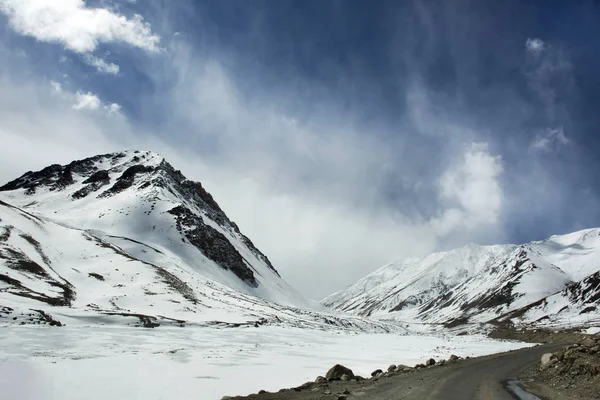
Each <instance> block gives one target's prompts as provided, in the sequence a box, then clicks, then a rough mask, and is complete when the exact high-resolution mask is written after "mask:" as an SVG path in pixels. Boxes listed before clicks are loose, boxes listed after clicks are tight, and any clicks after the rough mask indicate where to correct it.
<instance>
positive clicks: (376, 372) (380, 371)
mask: <svg viewBox="0 0 600 400" xmlns="http://www.w3.org/2000/svg"><path fill="white" fill-rule="evenodd" d="M381 374H383V371H382V370H380V369H376V370H375V371H373V372H371V377H373V378H377V377H378V375H381Z"/></svg>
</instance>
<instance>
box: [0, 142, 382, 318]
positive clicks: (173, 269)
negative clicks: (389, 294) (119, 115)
mask: <svg viewBox="0 0 600 400" xmlns="http://www.w3.org/2000/svg"><path fill="white" fill-rule="evenodd" d="M0 306H3V307H6V310H13V311H14V310H17V309H18V310H26V313H25V314H24V315H27V313H31V312H32V311H31V310H40V311H42V312H48V313H51V314H52V315H54V316H55V317H56V316H58V318H59V319H60V320H62V321H63V322H64V321H66V320H72V321H75V320H77V321H81V320H85V321H90V322H93V321H96V322H97V321H104V322H105V321H106V319H107V318H108V319H110V318H113V319H114V317H115V316H120V317H127V318H130V319H132V320H133V321H137V320H138V319H139V321H146V322H147V323H150V322H149V321H158V320H162V321H163V322H165V321H170V322H171V323H179V321H181V320H185V321H187V322H194V323H208V322H211V321H212V322H215V321H228V322H229V323H244V322H247V321H255V322H256V321H263V320H265V319H273V320H276V321H281V320H283V319H287V320H289V321H296V322H294V323H299V324H303V323H306V324H317V325H318V324H334V325H335V324H338V322H339V321H338V320H337V319H336V317H335V316H332V315H331V313H329V314H319V313H318V312H315V310H318V309H322V307H321V306H320V305H318V304H317V303H315V302H312V301H310V300H306V299H304V298H303V297H302V296H301V295H300V294H298V293H297V292H296V291H295V290H294V289H293V288H292V287H290V286H289V285H288V284H287V283H286V282H285V281H283V280H282V279H281V277H280V276H279V274H278V272H277V270H276V269H275V268H274V266H273V265H272V264H271V262H270V261H269V259H268V258H267V257H266V256H265V255H264V254H263V253H262V252H261V251H260V250H258V249H257V248H256V246H255V245H254V244H253V243H252V241H251V240H250V239H249V238H248V237H246V236H245V235H243V234H242V233H241V232H240V229H239V228H238V226H237V225H236V224H235V223H234V222H232V221H231V220H230V219H229V218H228V217H227V215H226V214H225V213H224V212H223V210H222V209H221V208H220V207H219V205H218V204H217V202H216V201H215V200H214V199H213V197H212V196H211V195H210V194H209V193H208V192H207V191H206V190H205V189H204V188H203V187H202V185H201V184H200V183H198V182H193V181H190V180H188V179H186V178H185V177H184V176H183V175H182V174H181V172H180V171H178V170H175V169H174V168H173V167H172V166H171V165H170V164H169V163H168V162H167V161H166V160H165V159H164V158H162V157H161V156H159V155H158V154H155V153H151V152H148V151H126V152H121V153H113V154H104V155H98V156H94V157H90V158H86V159H84V160H78V161H73V162H71V163H69V164H67V165H51V166H49V167H46V168H44V169H42V170H41V171H37V172H27V173H25V174H24V175H23V176H21V177H19V178H17V179H15V180H13V181H12V182H9V183H8V184H6V185H4V186H2V187H0ZM3 309H4V308H3ZM21 312H22V311H21ZM6 314H10V316H11V318H9V319H10V320H12V318H15V317H12V315H15V316H16V318H15V319H14V321H16V322H19V321H20V322H28V321H29V319H28V318H26V317H23V316H22V315H21V314H20V313H18V314H15V312H11V313H8V311H7V312H6V313H3V312H0V317H3V318H7V315H6ZM40 315H42V314H40ZM23 318H24V319H23ZM148 318H149V319H148ZM22 319H23V320H22ZM30 319H31V320H33V319H34V318H33V317H31V318H30ZM42 319H43V318H42ZM1 321H2V320H1V319H0V322H1ZM232 321H233V322H232ZM349 321H350V322H349ZM339 324H340V325H348V324H350V325H352V324H357V325H361V324H362V325H364V324H365V323H364V322H363V321H362V320H360V319H356V318H355V319H353V320H344V321H343V322H340V323H339ZM367 325H368V323H367ZM374 325H377V323H375V324H374ZM381 326H382V325H381ZM382 329H386V328H382Z"/></svg>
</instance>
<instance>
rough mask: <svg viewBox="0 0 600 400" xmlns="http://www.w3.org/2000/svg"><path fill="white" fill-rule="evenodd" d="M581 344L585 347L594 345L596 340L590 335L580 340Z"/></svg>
mask: <svg viewBox="0 0 600 400" xmlns="http://www.w3.org/2000/svg"><path fill="white" fill-rule="evenodd" d="M581 344H582V345H584V346H585V347H590V348H591V347H594V346H595V345H596V341H595V340H594V339H592V338H591V337H587V338H585V339H583V340H582V341H581Z"/></svg>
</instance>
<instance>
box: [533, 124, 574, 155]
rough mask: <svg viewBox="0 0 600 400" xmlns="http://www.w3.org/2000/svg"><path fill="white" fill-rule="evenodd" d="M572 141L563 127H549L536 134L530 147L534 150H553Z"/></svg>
mask: <svg viewBox="0 0 600 400" xmlns="http://www.w3.org/2000/svg"><path fill="white" fill-rule="evenodd" d="M570 142H571V141H570V140H569V138H568V137H567V136H566V135H565V133H564V130H563V128H562V127H560V128H555V129H551V128H548V129H546V130H544V131H543V132H539V133H538V134H537V135H536V136H535V139H534V140H533V142H532V143H531V147H530V148H531V150H533V151H541V152H552V151H556V150H558V148H559V147H560V146H565V145H568V144H569V143H570Z"/></svg>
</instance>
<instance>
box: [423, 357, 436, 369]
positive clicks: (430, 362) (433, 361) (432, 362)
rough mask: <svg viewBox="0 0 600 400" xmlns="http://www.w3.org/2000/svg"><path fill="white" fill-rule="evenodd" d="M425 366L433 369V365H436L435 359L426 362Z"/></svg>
mask: <svg viewBox="0 0 600 400" xmlns="http://www.w3.org/2000/svg"><path fill="white" fill-rule="evenodd" d="M425 365H426V366H427V367H431V366H432V365H435V360H434V359H433V358H430V359H429V360H427V361H425Z"/></svg>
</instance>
